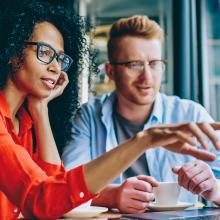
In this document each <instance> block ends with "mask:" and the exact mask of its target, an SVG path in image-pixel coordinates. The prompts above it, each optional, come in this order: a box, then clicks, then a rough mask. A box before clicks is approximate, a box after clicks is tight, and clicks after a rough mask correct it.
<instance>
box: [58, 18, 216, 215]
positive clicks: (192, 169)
mask: <svg viewBox="0 0 220 220" xmlns="http://www.w3.org/2000/svg"><path fill="white" fill-rule="evenodd" d="M162 42H163V30H162V29H161V28H160V26H159V25H158V24H157V23H156V22H154V21H152V20H150V19H149V18H148V17H146V16H133V17H130V18H126V19H120V20H119V21H117V22H116V23H115V24H113V26H112V28H111V31H110V38H109V41H108V57H109V63H108V64H106V73H107V75H108V77H109V78H110V79H112V80H114V82H115V85H116V91H115V92H114V93H111V94H108V95H104V96H102V97H101V99H96V100H92V101H90V102H89V103H87V104H85V105H83V106H82V109H81V111H80V112H79V115H78V116H77V117H76V119H75V121H74V125H73V128H72V141H71V143H70V144H69V145H68V146H67V147H66V148H65V149H64V152H63V157H62V159H63V160H64V164H65V166H66V168H67V169H70V168H72V167H75V166H77V165H79V164H81V163H85V162H87V161H90V160H92V159H94V158H96V157H98V156H100V155H102V154H103V153H105V152H107V151H109V150H111V149H112V148H114V147H115V146H117V145H118V144H119V143H122V142H124V141H125V140H127V139H129V138H131V137H132V136H133V135H134V134H136V133H137V132H139V131H141V130H143V129H148V128H149V127H152V126H155V125H159V124H167V123H168V124H172V123H182V122H185V123H190V122H212V121H213V120H212V118H211V117H210V116H209V114H208V113H207V112H206V111H205V109H204V108H203V107H202V106H201V105H199V104H196V103H194V102H192V101H189V100H181V99H180V98H178V97H175V96H166V95H164V94H161V93H159V89H160V86H161V80H162V77H163V72H164V68H165V61H164V60H163V59H162ZM192 126H194V125H193V124H192ZM209 129H210V128H208V127H206V126H205V127H203V128H202V130H203V131H206V132H208V133H210V132H211V130H209ZM198 132H199V131H198ZM205 145H208V143H205ZM79 146H80V147H79ZM213 152H214V148H213ZM216 155H217V153H216ZM217 156H219V155H217ZM211 167H212V170H211V168H210V167H209V166H208V165H207V164H206V163H205V162H202V161H199V160H196V161H195V159H193V158H192V157H190V156H182V155H178V154H174V153H171V152H168V151H166V150H164V149H162V148H157V149H151V150H149V151H147V152H146V153H145V154H143V155H142V156H141V157H140V158H139V159H138V160H137V161H136V162H135V163H133V164H132V166H131V167H130V168H129V169H128V170H126V171H125V172H124V173H122V175H121V176H120V177H119V178H118V179H116V180H115V181H114V184H111V185H108V187H106V188H105V189H104V190H103V191H102V192H101V193H100V195H99V196H98V197H97V198H96V199H94V200H93V204H94V205H103V206H108V207H116V208H119V210H120V211H121V212H127V213H135V212H143V211H144V210H145V209H146V207H147V205H148V203H149V202H150V201H152V200H153V199H154V194H153V192H152V187H153V186H155V185H156V184H157V181H176V180H177V179H178V181H179V184H180V185H181V186H183V187H184V188H185V189H186V190H182V192H181V195H180V200H182V201H186V202H196V201H197V199H198V196H194V195H193V194H192V193H191V192H193V193H195V194H197V195H201V196H203V197H204V198H205V199H208V200H210V201H214V202H216V204H218V203H219V199H220V189H219V184H218V180H217V179H216V178H217V177H218V176H220V162H219V160H216V161H215V162H214V163H213V164H211ZM172 169H173V172H172V171H171V170H172ZM106 172H108V170H106ZM140 174H141V175H140ZM214 174H215V175H214ZM155 179H156V180H157V181H156V180H155ZM122 181H124V182H122Z"/></svg>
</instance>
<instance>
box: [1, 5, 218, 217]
mask: <svg viewBox="0 0 220 220" xmlns="http://www.w3.org/2000/svg"><path fill="white" fill-rule="evenodd" d="M0 15H1V16H0V31H1V35H0V66H1V70H0V71H1V74H0V77H1V78H0V86H1V91H0V166H1V169H2V171H1V173H0V190H1V192H0V215H1V216H0V218H1V219H12V218H16V217H18V215H19V213H20V212H21V213H22V215H23V216H24V217H26V218H47V219H48V218H58V217H60V216H62V215H63V214H64V213H66V212H68V211H69V210H71V209H72V208H74V207H76V206H78V205H80V204H81V203H83V202H86V201H87V200H89V199H91V198H92V197H93V196H94V195H95V193H97V192H98V191H100V190H101V189H102V188H103V187H104V186H105V185H106V184H107V183H108V182H110V181H111V180H112V179H113V178H115V177H116V176H117V175H118V174H119V173H120V172H122V171H123V170H125V169H126V168H127V167H128V166H129V164H130V163H132V162H133V161H134V160H135V159H137V158H138V157H139V156H140V155H141V154H142V153H143V152H144V151H145V150H146V149H150V148H152V147H156V146H161V145H163V146H165V148H167V149H168V150H171V151H174V152H180V153H185V154H191V155H193V156H196V157H197V158H200V159H206V160H213V159H214V155H213V154H211V153H209V152H205V151H200V150H197V149H195V148H193V147H192V146H194V145H195V141H194V139H192V135H193V136H196V137H197V138H198V140H199V141H200V143H201V144H202V145H203V146H204V147H205V146H206V143H205V142H204V140H203V136H202V135H203V133H205V134H207V135H208V136H209V138H210V139H211V140H212V141H213V143H214V144H215V146H216V148H219V145H218V143H217V138H216V136H215V134H214V129H213V128H212V127H211V126H210V125H208V124H206V125H204V124H197V125H196V124H190V125H188V124H183V125H172V126H159V127H156V128H151V129H148V130H146V131H145V132H141V133H138V134H137V135H136V136H135V137H134V138H132V139H131V140H129V141H127V142H126V143H124V144H122V145H121V146H119V147H117V148H116V149H114V150H112V151H110V152H108V153H107V154H105V155H104V156H102V157H100V158H98V159H96V160H94V161H92V162H90V163H88V164H86V165H83V166H79V167H77V168H75V169H73V170H70V171H68V172H65V171H64V169H63V166H62V163H61V160H60V157H59V154H58V151H57V147H56V143H58V144H59V145H60V146H62V145H64V144H65V143H66V141H68V129H69V124H68V121H69V119H70V117H71V116H72V114H73V112H74V110H75V109H76V107H77V65H78V63H79V61H80V59H82V54H83V53H85V50H86V51H87V50H88V47H87V45H86V41H85V39H84V37H83V32H82V28H83V23H82V22H79V21H78V19H77V17H73V15H72V14H71V13H70V12H68V11H65V10H63V9H62V8H51V7H49V5H42V4H39V3H34V4H21V3H20V6H16V7H12V6H10V7H8V8H7V9H6V8H4V10H3V11H1V12H0ZM64 51H65V52H64ZM67 54H68V55H67ZM71 64H72V65H71ZM66 72H67V73H68V75H67V73H66ZM68 81H70V83H69V84H68ZM67 84H68V85H67ZM65 87H67V88H66V90H65V92H64V93H63V91H64V88H65ZM62 93H63V94H62ZM61 94H62V95H61ZM58 96H60V97H59V98H58V99H55V98H56V97H58ZM53 99H55V100H54V101H52V102H51V106H50V110H49V111H50V112H51V122H53V123H54V124H53V125H54V126H53V132H54V134H55V140H56V142H55V140H54V138H53V134H52V130H51V126H50V122H49V116H48V103H49V102H50V101H51V100H53ZM192 125H193V126H192ZM70 126H71V124H70ZM212 126H213V127H214V128H218V127H219V125H218V124H214V125H212ZM200 128H201V129H202V131H203V132H202V131H201V129H200ZM106 170H108V172H106Z"/></svg>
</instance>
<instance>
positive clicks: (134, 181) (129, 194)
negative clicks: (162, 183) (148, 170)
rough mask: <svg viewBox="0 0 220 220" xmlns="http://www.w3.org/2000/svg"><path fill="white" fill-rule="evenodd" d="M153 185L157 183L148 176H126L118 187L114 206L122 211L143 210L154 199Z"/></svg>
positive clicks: (139, 211) (134, 211) (136, 211)
mask: <svg viewBox="0 0 220 220" xmlns="http://www.w3.org/2000/svg"><path fill="white" fill-rule="evenodd" d="M154 186H158V183H157V181H156V180H155V179H154V178H153V177H150V176H143V175H140V176H137V177H131V178H128V179H127V180H125V181H124V182H123V183H122V184H121V185H120V186H119V188H118V194H117V199H116V206H117V207H116V208H118V209H119V210H120V212H122V213H141V212H144V211H145V210H146V208H147V206H148V204H149V202H150V201H152V200H154V194H153V190H152V187H154Z"/></svg>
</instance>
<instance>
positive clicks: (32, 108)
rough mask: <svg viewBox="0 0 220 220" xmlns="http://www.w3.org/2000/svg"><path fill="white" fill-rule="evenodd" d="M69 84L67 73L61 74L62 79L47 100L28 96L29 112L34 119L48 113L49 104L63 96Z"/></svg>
mask: <svg viewBox="0 0 220 220" xmlns="http://www.w3.org/2000/svg"><path fill="white" fill-rule="evenodd" d="M68 83H69V79H68V76H67V74H66V73H65V72H61V74H60V77H59V79H58V81H57V83H56V85H55V87H54V89H53V90H52V91H51V93H50V95H49V96H48V97H46V98H38V97H35V96H32V95H29V96H28V99H27V101H28V110H29V112H30V114H31V116H32V118H33V119H34V118H37V117H38V116H39V114H41V113H44V112H45V111H46V112H47V111H48V109H47V105H48V103H49V102H50V101H51V100H53V99H55V98H56V97H58V96H60V95H62V93H63V91H64V89H65V88H66V86H67V84H68Z"/></svg>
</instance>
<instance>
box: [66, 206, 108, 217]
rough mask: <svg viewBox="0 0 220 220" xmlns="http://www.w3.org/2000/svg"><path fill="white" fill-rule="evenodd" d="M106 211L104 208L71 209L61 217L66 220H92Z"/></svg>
mask: <svg viewBox="0 0 220 220" xmlns="http://www.w3.org/2000/svg"><path fill="white" fill-rule="evenodd" d="M106 211H108V208H106V207H99V206H90V207H88V208H85V209H83V208H81V209H78V210H77V209H72V210H71V211H69V212H67V213H66V214H65V215H63V216H64V217H66V218H92V217H95V216H97V215H98V214H100V213H102V212H106Z"/></svg>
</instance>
